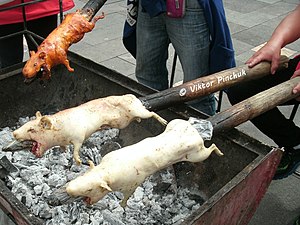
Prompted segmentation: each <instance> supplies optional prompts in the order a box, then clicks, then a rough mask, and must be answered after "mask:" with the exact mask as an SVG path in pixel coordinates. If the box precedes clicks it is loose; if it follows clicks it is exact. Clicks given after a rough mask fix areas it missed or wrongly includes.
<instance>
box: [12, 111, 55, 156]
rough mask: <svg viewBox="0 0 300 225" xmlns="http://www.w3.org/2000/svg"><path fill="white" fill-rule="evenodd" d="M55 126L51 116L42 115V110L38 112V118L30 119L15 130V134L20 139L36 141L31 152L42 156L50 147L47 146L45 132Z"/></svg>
mask: <svg viewBox="0 0 300 225" xmlns="http://www.w3.org/2000/svg"><path fill="white" fill-rule="evenodd" d="M52 128H53V126H52V121H51V118H50V117H49V116H42V115H41V113H40V112H36V119H34V120H31V121H28V122H27V123H25V124H24V125H23V126H21V127H20V128H18V129H17V130H15V131H14V132H13V136H14V138H15V139H16V140H18V141H27V140H28V141H29V140H30V141H34V142H33V146H32V149H31V152H32V153H33V154H34V155H36V156H37V157H41V156H42V155H43V154H44V152H45V151H46V150H47V149H48V148H49V147H50V146H47V140H45V137H46V136H47V135H45V132H47V131H49V130H51V129H52Z"/></svg>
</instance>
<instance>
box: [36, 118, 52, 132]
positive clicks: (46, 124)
mask: <svg viewBox="0 0 300 225" xmlns="http://www.w3.org/2000/svg"><path fill="white" fill-rule="evenodd" d="M39 126H40V127H41V128H43V129H46V130H51V129H52V122H51V119H50V118H49V117H48V116H43V117H42V118H41V120H40V122H39Z"/></svg>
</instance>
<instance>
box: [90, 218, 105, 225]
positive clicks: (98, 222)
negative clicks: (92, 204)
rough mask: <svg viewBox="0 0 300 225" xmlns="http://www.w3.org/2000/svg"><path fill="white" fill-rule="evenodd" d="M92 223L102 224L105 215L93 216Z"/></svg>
mask: <svg viewBox="0 0 300 225" xmlns="http://www.w3.org/2000/svg"><path fill="white" fill-rule="evenodd" d="M90 220H91V225H100V224H102V223H103V217H96V216H91V217H90Z"/></svg>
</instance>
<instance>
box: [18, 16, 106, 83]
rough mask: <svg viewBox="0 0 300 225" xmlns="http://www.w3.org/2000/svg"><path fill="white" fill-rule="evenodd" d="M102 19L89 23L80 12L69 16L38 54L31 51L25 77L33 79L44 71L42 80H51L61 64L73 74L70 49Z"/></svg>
mask: <svg viewBox="0 0 300 225" xmlns="http://www.w3.org/2000/svg"><path fill="white" fill-rule="evenodd" d="M102 18H104V14H102V15H101V16H97V17H95V18H94V20H93V21H92V22H89V21H88V20H87V19H86V17H85V16H84V15H82V14H81V12H80V10H77V11H76V12H75V13H69V14H67V15H66V16H65V19H64V20H63V22H62V23H61V24H60V25H59V26H58V27H57V28H56V29H55V30H53V31H52V32H51V33H50V34H49V35H48V37H47V38H46V39H45V40H44V41H43V42H42V44H41V45H40V46H39V47H38V50H37V52H34V51H30V59H29V60H28V61H27V63H26V64H25V66H24V68H23V71H22V73H23V75H24V77H25V78H27V79H30V78H33V77H35V76H36V74H37V73H38V72H39V71H41V69H42V71H43V75H42V78H41V79H49V78H50V77H51V72H50V71H51V68H52V67H53V66H56V65H59V64H64V65H65V66H66V67H67V69H68V70H69V71H70V72H73V71H74V69H73V68H71V67H70V64H69V60H68V58H67V51H68V49H69V47H70V46H71V45H72V44H73V43H77V42H78V41H80V40H81V39H82V38H83V36H84V34H85V33H87V32H90V31H91V30H92V29H93V28H94V27H95V23H96V22H97V20H99V19H102Z"/></svg>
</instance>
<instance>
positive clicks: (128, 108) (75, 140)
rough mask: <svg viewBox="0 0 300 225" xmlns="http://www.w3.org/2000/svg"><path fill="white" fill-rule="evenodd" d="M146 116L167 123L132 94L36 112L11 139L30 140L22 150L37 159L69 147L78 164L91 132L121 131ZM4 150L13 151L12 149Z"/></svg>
mask: <svg viewBox="0 0 300 225" xmlns="http://www.w3.org/2000/svg"><path fill="white" fill-rule="evenodd" d="M150 117H153V118H155V119H157V120H158V121H159V122H160V123H162V124H164V125H166V124H167V121H166V120H164V119H163V118H161V117H160V116H159V115H157V114H156V113H154V112H150V111H148V110H147V109H146V108H145V106H143V104H142V102H141V101H140V100H139V99H138V98H136V97H135V96H134V95H132V94H127V95H122V96H109V97H106V98H99V99H95V100H92V101H89V102H86V103H84V104H82V105H79V106H77V107H73V108H69V109H65V110H63V111H60V112H58V113H55V114H53V115H48V116H47V115H45V116H42V115H41V114H40V113H39V112H38V113H37V114H36V119H34V120H31V121H29V122H27V123H25V124H24V125H23V126H21V127H20V128H18V129H17V130H15V131H14V132H13V136H14V138H15V139H16V141H18V142H24V143H26V142H28V141H32V142H33V143H32V145H31V146H26V147H27V148H29V149H30V150H31V152H32V153H33V154H34V155H35V156H37V157H42V156H43V154H44V152H45V151H46V150H48V149H49V148H51V147H54V146H61V147H65V146H66V145H73V146H74V159H75V161H76V162H77V163H78V164H80V163H81V160H80V157H79V150H80V148H81V145H82V143H83V142H84V141H85V140H86V139H87V138H88V137H90V136H91V135H92V134H93V133H95V132H96V131H98V130H100V129H102V128H107V127H111V128H119V129H123V128H125V127H126V126H127V125H128V124H130V122H131V121H133V120H137V121H140V120H141V119H146V118H150ZM21 147H22V146H21ZM27 148H26V149H27ZM4 150H5V149H4ZM6 151H13V150H12V147H10V148H8V149H7V150H6Z"/></svg>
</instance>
